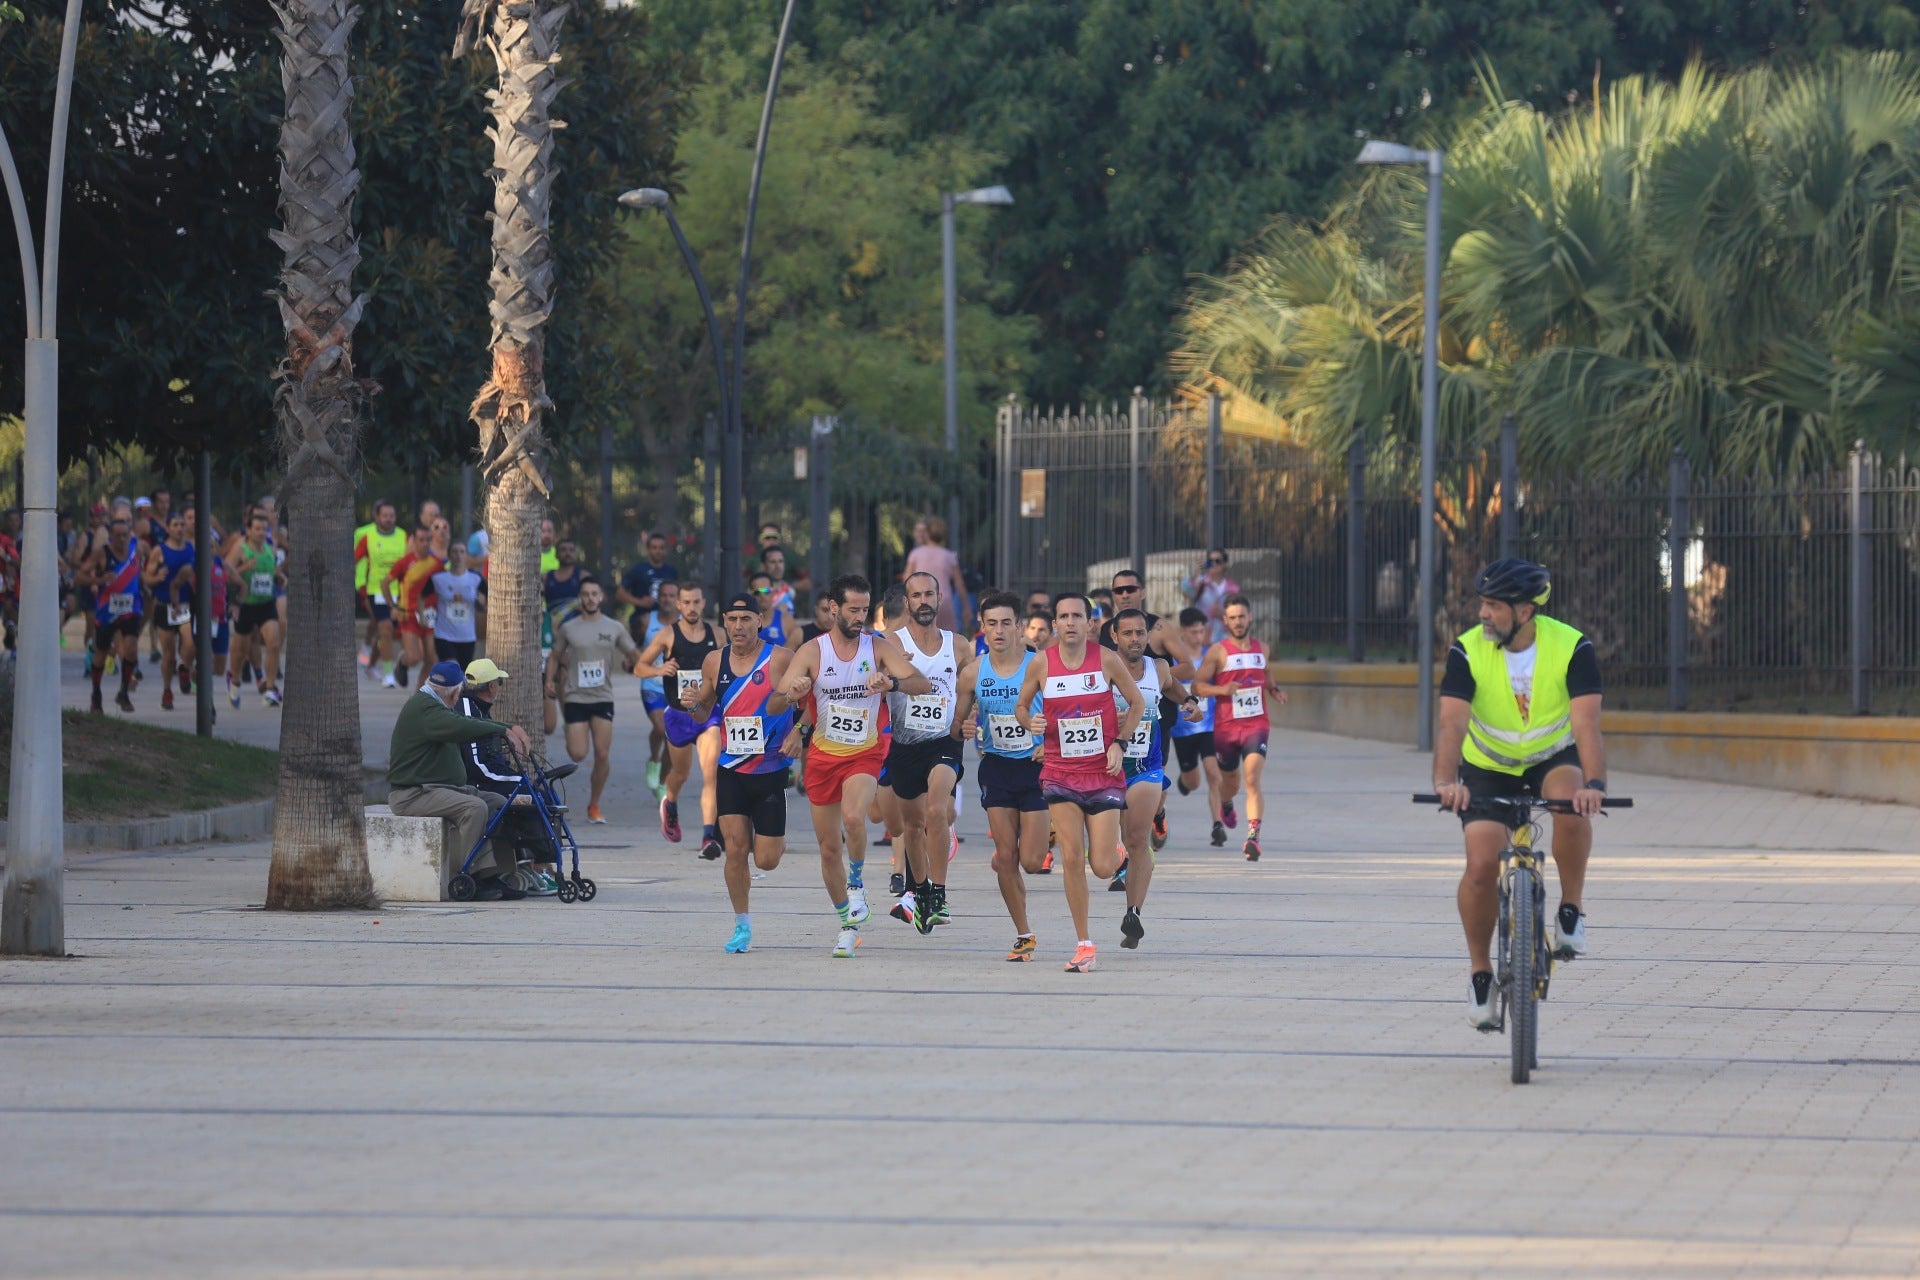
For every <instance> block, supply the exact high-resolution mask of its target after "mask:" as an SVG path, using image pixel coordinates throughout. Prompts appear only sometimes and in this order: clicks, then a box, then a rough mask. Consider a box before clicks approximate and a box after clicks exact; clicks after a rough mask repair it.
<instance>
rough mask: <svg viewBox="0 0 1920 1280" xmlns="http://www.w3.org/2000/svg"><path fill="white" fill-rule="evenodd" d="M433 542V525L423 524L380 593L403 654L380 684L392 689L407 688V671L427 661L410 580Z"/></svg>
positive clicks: (393, 567) (414, 534)
mask: <svg viewBox="0 0 1920 1280" xmlns="http://www.w3.org/2000/svg"><path fill="white" fill-rule="evenodd" d="M432 541H433V530H432V527H431V525H429V524H422V525H420V526H419V527H418V528H416V529H415V530H414V531H413V533H412V534H411V535H410V536H409V537H408V538H407V549H406V551H405V552H404V553H403V554H402V555H401V556H400V557H399V558H398V559H397V560H395V561H394V562H393V563H392V564H391V565H390V566H388V568H387V574H386V577H384V578H382V579H381V580H380V590H381V592H382V593H383V594H384V595H385V596H386V597H387V599H388V601H390V602H391V606H392V618H393V629H394V630H395V631H397V632H399V633H400V654H399V657H398V658H397V659H396V660H395V661H394V663H393V665H392V667H391V668H390V669H389V670H388V671H387V673H386V675H385V676H384V677H383V678H382V679H381V681H380V683H381V684H382V685H384V686H386V687H387V688H389V689H404V688H406V687H407V672H408V671H409V669H411V668H413V667H417V666H419V665H420V664H421V663H422V662H424V661H425V658H426V655H425V652H424V646H423V645H422V643H421V638H420V635H419V632H418V630H417V628H416V625H415V622H414V619H413V608H414V606H413V602H412V600H411V599H409V598H408V596H407V585H406V584H407V578H408V575H410V574H411V573H412V572H413V566H414V565H416V564H418V563H419V562H420V560H421V557H423V556H425V555H426V554H427V550H428V547H429V546H430V545H431V544H432Z"/></svg>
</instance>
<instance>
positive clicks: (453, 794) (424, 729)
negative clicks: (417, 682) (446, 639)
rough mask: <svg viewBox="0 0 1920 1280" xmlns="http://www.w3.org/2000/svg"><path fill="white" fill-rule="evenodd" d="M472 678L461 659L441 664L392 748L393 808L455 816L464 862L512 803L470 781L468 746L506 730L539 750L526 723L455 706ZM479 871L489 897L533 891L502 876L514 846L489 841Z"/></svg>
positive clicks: (403, 718) (405, 710)
mask: <svg viewBox="0 0 1920 1280" xmlns="http://www.w3.org/2000/svg"><path fill="white" fill-rule="evenodd" d="M466 683H467V677H466V673H465V672H463V671H461V669H460V664H459V663H457V662H442V663H440V664H439V665H438V666H436V667H434V669H433V671H432V672H431V673H430V674H429V675H428V677H427V679H426V681H425V682H424V683H422V684H421V686H420V689H419V691H418V692H417V693H415V694H414V695H413V696H412V697H411V698H408V699H407V700H406V702H405V703H403V704H402V705H401V707H400V715H399V718H398V719H396V720H395V721H394V722H393V740H392V742H391V743H390V744H389V746H388V748H387V788H388V790H387V805H388V807H390V808H391V809H392V810H393V811H394V812H395V813H397V814H401V815H403V816H405V817H410V818H446V819H447V820H449V821H450V822H452V823H453V827H454V832H455V840H454V846H455V850H456V856H458V857H459V858H461V859H463V860H464V859H465V858H466V856H467V851H468V850H470V849H472V848H473V846H474V845H475V844H476V843H478V842H479V840H480V836H481V835H482V833H484V832H485V831H486V829H487V821H488V819H489V817H490V816H491V814H492V813H493V811H494V810H495V809H498V808H500V807H501V806H502V805H504V804H505V803H506V797H505V796H500V795H495V794H493V793H492V792H485V791H480V790H478V789H476V788H474V787H470V786H468V785H467V772H466V766H465V764H464V763H463V762H462V758H461V751H460V748H461V746H462V745H463V744H465V743H469V742H477V741H479V740H480V739H482V738H491V737H495V736H497V735H501V734H504V735H505V736H506V739H507V745H508V746H510V747H512V748H513V749H514V750H515V751H518V752H520V753H521V754H522V755H527V754H529V753H530V752H531V751H532V743H531V742H530V741H529V740H528V738H527V735H526V731H525V730H523V729H521V728H520V726H519V725H514V724H501V723H498V722H496V721H493V720H480V719H476V718H473V717H470V716H463V715H461V714H460V713H459V712H458V711H457V710H455V709H454V708H455V707H456V706H457V705H458V704H459V701H460V691H461V690H462V689H463V688H464V687H465V686H466ZM473 870H474V873H475V875H476V876H478V878H479V881H480V893H479V897H480V898H481V899H482V900H489V899H496V898H524V897H526V894H524V893H523V892H521V891H520V890H519V889H517V888H514V887H513V886H512V885H511V884H509V883H508V882H507V881H506V880H504V879H503V878H502V876H503V875H505V874H508V873H511V872H512V871H513V870H514V863H513V854H512V852H511V851H508V852H506V853H502V852H501V851H500V850H498V849H496V848H494V847H493V846H492V844H491V842H489V844H488V846H487V848H486V849H485V850H484V851H482V853H481V854H480V857H479V858H478V859H477V860H476V861H475V862H474V867H473Z"/></svg>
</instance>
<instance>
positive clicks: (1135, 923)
mask: <svg viewBox="0 0 1920 1280" xmlns="http://www.w3.org/2000/svg"><path fill="white" fill-rule="evenodd" d="M1146 936H1147V926H1145V925H1144V924H1141V923H1140V908H1138V907H1128V908H1127V914H1125V915H1124V916H1121V917H1120V945H1121V946H1123V947H1125V948H1126V949H1127V950H1128V951H1131V950H1133V949H1134V948H1135V947H1137V946H1139V945H1140V939H1142V938H1144V937H1146Z"/></svg>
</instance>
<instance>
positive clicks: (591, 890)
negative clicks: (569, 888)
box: [580, 876, 600, 902]
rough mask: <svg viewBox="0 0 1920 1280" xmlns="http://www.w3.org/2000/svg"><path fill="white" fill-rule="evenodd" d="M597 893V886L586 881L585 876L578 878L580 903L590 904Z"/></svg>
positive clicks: (598, 890)
mask: <svg viewBox="0 0 1920 1280" xmlns="http://www.w3.org/2000/svg"><path fill="white" fill-rule="evenodd" d="M599 892H600V886H599V885H597V884H595V883H594V882H593V881H591V880H589V879H587V878H586V877H585V876H582V877H580V901H582V902H592V901H593V899H594V896H595V895H596V894H598V893H599Z"/></svg>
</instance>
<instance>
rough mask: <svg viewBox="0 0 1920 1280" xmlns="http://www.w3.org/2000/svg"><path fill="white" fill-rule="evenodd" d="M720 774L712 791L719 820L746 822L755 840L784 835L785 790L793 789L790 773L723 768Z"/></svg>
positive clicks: (787, 770) (785, 822)
mask: <svg viewBox="0 0 1920 1280" xmlns="http://www.w3.org/2000/svg"><path fill="white" fill-rule="evenodd" d="M719 773H720V777H719V779H718V780H717V781H716V782H715V783H714V791H713V795H714V799H715V801H716V802H717V807H716V812H717V814H718V816H720V817H722V818H745V819H746V820H747V821H748V822H749V823H750V824H751V825H752V827H753V834H755V835H756V836H784V835H786V834H787V788H788V787H790V786H792V785H793V773H792V770H790V769H775V770H773V771H772V772H771V773H741V772H740V771H739V770H738V769H728V768H725V767H724V766H723V767H722V768H721V769H720V770H719Z"/></svg>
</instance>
